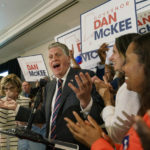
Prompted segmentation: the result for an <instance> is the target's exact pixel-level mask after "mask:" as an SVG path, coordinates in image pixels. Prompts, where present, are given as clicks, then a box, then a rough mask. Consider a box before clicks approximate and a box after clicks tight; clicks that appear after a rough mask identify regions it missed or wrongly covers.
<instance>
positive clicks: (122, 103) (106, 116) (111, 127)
mask: <svg viewBox="0 0 150 150" xmlns="http://www.w3.org/2000/svg"><path fill="white" fill-rule="evenodd" d="M137 35H138V34H136V33H130V34H126V35H123V36H120V37H118V38H117V39H116V40H115V45H114V49H113V54H112V56H111V60H112V62H113V64H114V69H115V70H118V71H120V72H123V70H122V67H123V65H124V63H125V52H126V49H127V48H128V45H129V44H130V43H131V41H132V39H133V38H134V37H136V36H137ZM121 45H122V49H120V47H121ZM93 82H94V83H95V85H96V89H97V91H98V92H99V94H100V95H101V96H102V98H103V100H104V103H105V107H104V109H103V110H102V113H101V115H102V118H103V120H104V122H105V127H106V130H107V132H108V135H109V136H110V137H111V138H112V140H113V141H115V142H117V143H121V142H122V139H123V138H124V136H125V134H126V133H127V131H128V129H129V128H130V127H131V125H132V123H133V119H132V117H131V118H130V117H128V116H132V115H136V114H137V112H138V110H139V107H140V102H139V101H138V99H139V98H138V94H137V93H136V92H133V91H129V90H128V89H127V85H126V83H124V84H123V85H122V86H121V87H120V88H119V90H118V91H117V94H116V100H115V101H114V95H113V93H112V89H111V86H110V84H109V83H106V81H102V80H100V79H99V78H98V77H96V76H95V77H93ZM114 102H115V106H114Z"/></svg>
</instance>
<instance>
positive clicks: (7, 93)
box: [0, 74, 30, 150]
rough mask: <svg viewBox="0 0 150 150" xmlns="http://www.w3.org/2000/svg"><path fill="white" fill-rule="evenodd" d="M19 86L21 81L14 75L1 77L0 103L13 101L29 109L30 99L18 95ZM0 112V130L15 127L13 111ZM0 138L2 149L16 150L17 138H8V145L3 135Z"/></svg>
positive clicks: (0, 110) (3, 110)
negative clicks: (0, 95) (1, 96)
mask: <svg viewBox="0 0 150 150" xmlns="http://www.w3.org/2000/svg"><path fill="white" fill-rule="evenodd" d="M21 84H22V83H21V80H20V79H19V77H17V76H16V75H15V74H9V75H7V76H5V77H3V78H2V80H1V83H0V90H1V93H2V95H3V98H1V99H0V103H3V102H7V100H8V101H9V100H12V99H13V100H15V102H16V103H18V104H20V105H21V106H24V107H29V102H30V99H29V98H26V97H23V96H21V95H19V94H20V93H21ZM0 112H1V116H0V128H1V130H6V129H11V128H15V127H16V126H17V123H16V122H15V113H14V111H12V110H6V109H2V108H0ZM2 114H3V115H2ZM1 138H2V139H3V142H1V143H0V146H2V147H3V146H4V145H5V146H4V147H3V148H6V147H7V146H9V147H10V149H16V150H17V149H18V138H16V137H9V140H10V142H9V143H7V139H6V136H5V135H3V134H2V135H1ZM12 141H13V142H12ZM1 144H2V145H1ZM7 144H9V145H7Z"/></svg>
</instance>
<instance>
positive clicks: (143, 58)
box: [133, 32, 150, 116]
mask: <svg viewBox="0 0 150 150" xmlns="http://www.w3.org/2000/svg"><path fill="white" fill-rule="evenodd" d="M133 43H134V50H133V51H134V53H135V54H137V55H138V59H139V62H140V63H141V64H144V76H145V77H144V78H145V82H144V85H143V91H142V94H141V107H140V110H139V115H142V116H143V115H144V114H145V113H146V111H147V110H148V109H150V32H149V33H147V34H143V35H139V36H137V37H136V38H134V39H133Z"/></svg>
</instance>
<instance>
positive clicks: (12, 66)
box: [0, 58, 21, 78]
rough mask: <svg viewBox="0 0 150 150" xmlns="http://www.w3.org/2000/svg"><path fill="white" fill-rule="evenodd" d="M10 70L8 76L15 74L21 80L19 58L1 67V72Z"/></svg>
mask: <svg viewBox="0 0 150 150" xmlns="http://www.w3.org/2000/svg"><path fill="white" fill-rule="evenodd" d="M7 70H8V74H10V73H14V74H16V75H17V76H18V77H20V78H21V69H20V66H19V63H18V60H17V58H15V59H12V60H9V61H7V62H6V63H3V64H1V65H0V72H4V71H7Z"/></svg>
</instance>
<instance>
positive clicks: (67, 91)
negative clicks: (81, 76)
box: [58, 68, 75, 114]
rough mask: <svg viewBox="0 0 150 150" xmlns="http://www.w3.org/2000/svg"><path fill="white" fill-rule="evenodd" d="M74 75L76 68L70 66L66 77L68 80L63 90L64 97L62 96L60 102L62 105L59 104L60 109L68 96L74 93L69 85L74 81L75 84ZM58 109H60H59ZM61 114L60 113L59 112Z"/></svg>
mask: <svg viewBox="0 0 150 150" xmlns="http://www.w3.org/2000/svg"><path fill="white" fill-rule="evenodd" d="M74 76H75V72H74V69H73V68H70V71H69V73H68V75H67V78H66V82H65V85H64V87H63V91H62V97H61V103H60V106H59V108H58V109H59V110H60V108H61V107H62V106H63V104H64V102H65V101H66V98H67V96H68V95H69V94H70V93H72V90H71V89H70V87H69V86H68V83H69V82H72V83H73V84H75V81H74V80H75V79H74ZM59 110H58V111H59ZM58 114H59V113H58Z"/></svg>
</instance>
